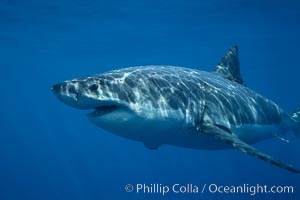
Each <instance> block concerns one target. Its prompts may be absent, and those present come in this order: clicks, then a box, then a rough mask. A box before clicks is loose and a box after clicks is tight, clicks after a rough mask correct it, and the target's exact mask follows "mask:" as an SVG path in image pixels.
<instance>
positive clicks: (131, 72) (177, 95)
mask: <svg viewBox="0 0 300 200" xmlns="http://www.w3.org/2000/svg"><path fill="white" fill-rule="evenodd" d="M52 91H53V93H54V94H55V95H56V97H57V98H58V99H59V100H61V101H62V102H63V103H65V104H67V105H69V106H71V107H74V108H77V109H83V110H92V112H90V113H89V114H88V119H89V120H90V121H91V122H92V123H93V124H95V125H96V126H99V127H101V128H102V129H105V130H107V131H109V132H111V133H113V134H116V135H118V136H121V137H124V138H128V139H131V140H135V141H139V142H143V143H144V144H145V146H146V147H147V148H150V149H157V148H159V147H160V146H161V145H164V144H167V145H173V146H178V147H184V148H193V149H209V150H217V149H227V148H237V149H239V150H241V151H242V152H244V153H247V154H249V155H252V156H255V157H257V158H259V159H262V160H264V161H267V162H269V163H271V164H274V165H276V166H278V167H281V168H284V169H287V170H290V171H292V172H296V173H300V171H299V170H298V169H296V168H294V167H293V166H292V165H289V164H286V163H284V162H282V161H279V160H276V159H273V158H272V157H271V156H269V155H267V154H264V153H262V152H260V151H259V150H257V149H256V148H254V147H253V146H251V144H254V143H256V142H260V141H263V140H265V139H270V138H274V137H276V138H280V139H281V140H284V141H287V140H286V139H284V136H285V134H286V133H287V132H288V131H292V132H294V133H295V135H296V136H297V137H299V136H300V134H299V130H300V123H299V121H300V120H299V119H300V109H297V110H296V111H295V112H294V113H293V114H292V115H291V116H289V115H288V114H287V113H286V112H285V111H284V110H283V109H281V108H280V107H279V106H278V105H277V104H275V103H274V102H272V101H271V100H269V99H267V98H265V97H264V96H262V95H260V94H258V93H256V92H254V91H253V90H251V89H249V88H248V87H246V86H245V84H244V80H243V78H242V76H241V74H240V68H239V59H238V48H237V46H233V47H232V48H231V49H230V50H229V51H228V53H226V54H225V55H224V57H223V58H222V59H221V61H220V63H219V64H218V65H217V66H216V67H215V70H214V71H213V72H205V71H199V70H196V69H189V68H184V67H176V66H139V67H129V68H123V69H119V70H113V71H109V72H106V73H102V74H97V75H93V76H89V77H84V78H77V79H72V80H68V81H65V82H62V83H58V84H55V85H53V86H52Z"/></svg>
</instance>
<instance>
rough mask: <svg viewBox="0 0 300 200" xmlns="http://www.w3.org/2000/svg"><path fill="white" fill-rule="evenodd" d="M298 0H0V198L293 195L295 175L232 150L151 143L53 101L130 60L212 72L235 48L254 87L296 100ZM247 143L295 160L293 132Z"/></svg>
mask: <svg viewBox="0 0 300 200" xmlns="http://www.w3.org/2000/svg"><path fill="white" fill-rule="evenodd" d="M299 36H300V2H299V1H296V0H295V1H291V0H286V1H279V0H272V1H267V0H262V1H260V0H256V1H246V0H245V1H238V0H211V1H184V0H164V1H158V0H153V1H144V0H129V1H109V0H99V1H97V0H85V1H80V0H52V1H50V0H48V1H45V0H28V1H21V0H0V66H1V79H0V88H1V98H0V103H1V104H0V106H1V115H0V126H1V127H0V200H13V199H16V200H25V199H26V200H48V199H49V200H60V199H72V200H77V199H80V200H81V199H82V200H83V199H87V200H90V199H91V200H102V199H194V200H195V199H199V200H200V199H205V200H206V199H241V200H245V199H273V200H275V199H284V200H287V199H300V175H299V174H295V173H292V172H289V171H286V170H283V169H280V168H278V167H275V166H273V165H270V164H268V163H266V162H263V161H261V160H258V159H256V158H254V157H251V156H248V155H245V154H243V153H241V152H240V151H238V150H224V151H200V150H191V149H184V148H178V147H171V146H163V147H161V148H160V149H158V150H157V151H153V150H148V149H147V148H145V147H144V145H143V144H141V143H137V142H134V141H130V140H127V139H123V138H120V137H117V136H115V135H113V134H111V133H109V132H106V131H103V130H101V129H100V128H97V127H96V126H94V125H92V124H91V123H90V122H89V121H88V120H87V117H86V113H87V112H86V111H80V110H76V109H73V108H70V107H68V106H66V105H64V104H63V103H61V102H59V101H58V100H57V99H56V97H55V96H54V95H53V94H52V92H51V90H50V87H51V86H52V85H53V84H54V83H57V82H61V81H64V80H66V79H71V78H76V77H82V76H87V75H92V74H96V73H101V72H105V71H107V70H112V69H117V68H122V67H128V66H138V65H150V64H151V65H152V64H154V65H155V64H157V65H158V64H160V65H177V66H184V67H189V68H196V69H200V70H206V71H211V70H212V69H213V68H214V67H215V65H216V64H217V63H218V62H219V60H220V59H221V57H222V56H223V54H225V53H226V52H227V50H228V49H229V48H230V47H231V46H232V45H234V44H237V45H238V46H239V52H240V65H241V73H242V75H243V77H244V80H245V81H246V84H247V85H248V86H249V87H250V88H252V89H253V90H255V91H257V92H259V93H261V94H263V95H265V96H266V97H268V98H270V99H272V100H273V101H275V102H276V103H278V105H280V106H281V107H282V108H284V109H285V110H286V111H288V112H290V113H291V112H292V111H293V110H294V108H295V107H296V106H297V105H299V104H300V89H299V80H300V79H299V75H300V64H299V56H300V51H299V46H300V37H299ZM288 139H289V140H290V141H291V142H290V143H289V144H287V143H284V142H282V141H279V140H278V139H273V140H269V141H264V142H261V143H259V144H256V145H255V146H256V147H257V148H259V149H261V150H262V151H264V152H267V153H268V154H270V155H272V156H274V157H276V158H279V159H281V160H283V161H286V162H288V163H292V164H293V165H295V166H296V167H298V168H300V157H299V152H300V140H297V139H296V137H295V136H294V135H292V134H289V136H288ZM137 183H146V184H148V185H149V184H154V183H159V184H162V185H169V186H170V185H172V184H175V183H179V184H182V185H186V184H188V183H192V184H194V185H198V186H199V187H200V188H199V190H201V186H202V185H203V184H205V183H206V184H211V183H215V184H217V185H243V184H249V185H256V184H261V185H268V186H273V185H281V186H284V185H291V186H293V187H294V193H293V194H257V195H255V196H251V195H249V194H210V193H208V192H205V193H204V194H180V195H179V194H167V195H165V196H162V195H161V194H136V193H134V192H132V193H127V192H125V190H124V187H125V185H126V184H133V185H134V184H137Z"/></svg>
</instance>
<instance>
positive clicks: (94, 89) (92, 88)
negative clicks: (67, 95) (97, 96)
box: [89, 84, 98, 91]
mask: <svg viewBox="0 0 300 200" xmlns="http://www.w3.org/2000/svg"><path fill="white" fill-rule="evenodd" d="M89 89H90V90H91V91H96V90H97V89H98V85H97V84H93V85H91V86H90V87H89Z"/></svg>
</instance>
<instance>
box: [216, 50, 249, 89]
mask: <svg viewBox="0 0 300 200" xmlns="http://www.w3.org/2000/svg"><path fill="white" fill-rule="evenodd" d="M215 71H216V73H218V74H219V75H221V76H222V77H224V78H227V79H229V80H231V81H235V82H237V83H240V84H242V85H244V81H243V78H242V76H241V73H240V64H239V53H238V47H237V46H233V47H231V49H229V51H228V52H227V53H226V54H225V55H224V57H223V58H222V60H221V61H220V63H219V64H218V65H217V66H216V69H215Z"/></svg>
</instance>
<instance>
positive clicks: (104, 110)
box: [88, 104, 124, 118]
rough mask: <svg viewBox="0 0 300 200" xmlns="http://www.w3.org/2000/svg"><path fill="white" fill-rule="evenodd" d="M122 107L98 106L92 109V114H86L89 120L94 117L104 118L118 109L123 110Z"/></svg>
mask: <svg viewBox="0 0 300 200" xmlns="http://www.w3.org/2000/svg"><path fill="white" fill-rule="evenodd" d="M123 108H124V107H123V106H120V105H116V104H115V105H114V104H112V105H105V106H98V107H95V108H94V109H93V111H92V112H90V113H88V117H89V118H94V117H100V116H104V115H106V114H109V113H112V112H114V111H117V110H119V109H123Z"/></svg>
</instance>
